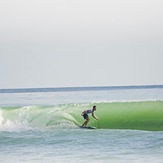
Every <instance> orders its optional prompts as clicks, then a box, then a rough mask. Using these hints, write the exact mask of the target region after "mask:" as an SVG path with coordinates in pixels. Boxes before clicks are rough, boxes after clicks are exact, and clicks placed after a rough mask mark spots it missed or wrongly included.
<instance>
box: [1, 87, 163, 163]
mask: <svg viewBox="0 0 163 163" xmlns="http://www.w3.org/2000/svg"><path fill="white" fill-rule="evenodd" d="M93 105H96V106H97V110H96V112H95V115H96V116H97V117H98V118H99V120H98V121H97V120H95V119H93V118H92V117H91V115H89V116H90V122H89V125H90V126H95V127H96V128H97V129H96V130H86V129H80V128H79V127H78V126H79V125H81V124H82V123H83V122H84V119H83V117H82V116H81V113H82V111H84V110H86V109H90V108H91V107H92V106H93ZM162 152H163V86H161V85H160V86H125V87H77V88H74V87H72V88H33V89H5V90H4V89H1V90H0V161H1V162H4V163H9V162H11V161H14V162H16V163H19V162H33V163H35V162H37V163H43V162H61V163H62V162H68V161H70V162H86V161H89V162H104V163H105V162H113V163H114V162H115V163H118V162H126V161H129V162H133V163H137V162H151V163H159V162H160V163H161V162H162V159H163V156H162Z"/></svg>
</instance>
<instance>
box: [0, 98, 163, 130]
mask: <svg viewBox="0 0 163 163" xmlns="http://www.w3.org/2000/svg"><path fill="white" fill-rule="evenodd" d="M92 105H96V106H97V111H96V112H95V114H96V115H97V116H98V117H99V121H96V120H95V119H93V118H92V117H91V115H90V118H91V120H90V122H89V125H92V126H95V127H97V128H101V129H136V130H149V131H163V101H138V102H133V101H132V102H105V103H104V102H103V103H93V104H65V105H57V106H24V107H3V108H0V131H6V130H7V131H13V130H24V129H27V130H28V129H59V128H77V126H78V125H81V124H82V123H83V122H84V119H83V118H82V116H81V112H82V111H83V110H85V109H88V108H90V107H91V106H92Z"/></svg>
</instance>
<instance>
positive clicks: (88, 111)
mask: <svg viewBox="0 0 163 163" xmlns="http://www.w3.org/2000/svg"><path fill="white" fill-rule="evenodd" d="M94 111H96V106H93V108H92V109H89V110H85V111H83V112H82V114H81V116H83V118H84V119H86V121H85V122H84V123H83V125H82V127H86V125H87V123H88V122H89V120H90V119H89V116H88V114H89V113H92V117H93V118H95V119H96V120H98V118H97V117H96V116H95V115H94Z"/></svg>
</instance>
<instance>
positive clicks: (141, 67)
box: [0, 0, 163, 88]
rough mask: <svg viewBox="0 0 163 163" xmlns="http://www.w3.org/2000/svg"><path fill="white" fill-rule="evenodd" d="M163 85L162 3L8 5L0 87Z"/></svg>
mask: <svg viewBox="0 0 163 163" xmlns="http://www.w3.org/2000/svg"><path fill="white" fill-rule="evenodd" d="M149 84H152V85H153V84H163V0H3V1H1V4H0V88H28V87H66V86H112V85H149Z"/></svg>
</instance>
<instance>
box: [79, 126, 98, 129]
mask: <svg viewBox="0 0 163 163" xmlns="http://www.w3.org/2000/svg"><path fill="white" fill-rule="evenodd" d="M79 127H80V128H82V129H96V127H93V126H88V127H83V126H79Z"/></svg>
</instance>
